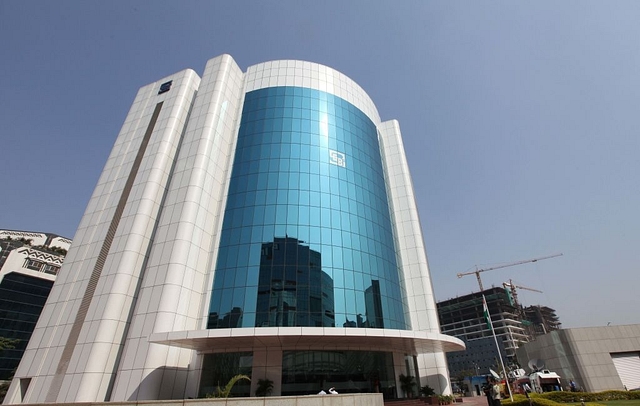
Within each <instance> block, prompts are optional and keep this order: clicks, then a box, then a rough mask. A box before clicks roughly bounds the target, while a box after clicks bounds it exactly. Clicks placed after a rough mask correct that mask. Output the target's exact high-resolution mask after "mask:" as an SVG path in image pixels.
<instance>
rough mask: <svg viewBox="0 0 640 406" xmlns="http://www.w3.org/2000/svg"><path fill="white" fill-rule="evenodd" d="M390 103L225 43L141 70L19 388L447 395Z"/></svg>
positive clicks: (183, 394) (441, 346)
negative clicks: (194, 59) (179, 63)
mask: <svg viewBox="0 0 640 406" xmlns="http://www.w3.org/2000/svg"><path fill="white" fill-rule="evenodd" d="M463 348H464V345H463V343H462V341H460V340H458V339H456V338H453V337H450V336H447V335H444V334H442V333H440V326H439V323H438V315H437V311H436V306H435V300H434V296H433V289H432V286H431V281H430V275H429V269H428V264H427V257H426V253H425V247H424V243H423V238H422V233H421V227H420V221H419V218H418V210H417V207H416V202H415V197H414V194H413V187H412V183H411V177H410V174H409V169H408V165H407V161H406V157H405V154H404V147H403V144H402V138H401V135H400V129H399V125H398V123H397V122H396V121H393V120H392V121H386V122H383V121H381V120H380V117H379V115H378V112H377V110H376V107H375V105H374V104H373V102H372V101H371V99H370V98H369V96H368V95H367V94H366V93H365V92H364V91H363V90H362V89H361V88H360V87H359V86H358V85H357V84H356V83H355V82H353V81H352V80H351V79H349V78H347V77H346V76H344V75H343V74H341V73H339V72H337V71H335V70H333V69H331V68H328V67H325V66H322V65H318V64H314V63H309V62H302V61H273V62H267V63H262V64H258V65H254V66H251V67H249V68H248V70H247V72H246V73H245V72H242V71H241V70H240V68H239V67H238V66H237V65H236V63H235V61H234V60H233V59H232V58H231V57H230V56H228V55H223V56H220V57H217V58H214V59H212V60H210V61H209V62H208V63H207V66H206V68H205V71H204V74H203V76H202V78H200V77H198V75H197V74H196V73H195V72H193V71H191V70H185V71H182V72H178V73H176V74H174V75H170V76H168V77H166V78H164V79H162V80H160V81H158V82H154V83H152V84H150V85H148V86H145V87H143V88H141V89H140V90H139V92H138V94H137V96H136V99H135V100H134V102H133V106H132V108H131V110H130V112H129V114H128V116H127V118H126V120H125V122H124V125H123V127H122V130H121V132H120V135H119V136H118V138H117V140H116V142H115V145H114V147H113V150H112V153H111V155H110V157H109V159H108V161H107V163H106V166H105V168H104V170H103V172H102V175H101V177H100V180H99V181H98V185H97V186H96V189H95V191H94V194H93V196H92V198H91V200H90V201H89V204H88V207H87V210H86V212H85V214H84V217H83V219H82V221H81V223H80V225H79V228H78V230H77V233H76V237H75V240H74V243H73V245H72V247H71V249H70V251H69V254H68V256H67V259H66V260H65V264H64V267H63V271H62V272H61V275H60V278H59V279H58V281H57V282H56V284H55V286H54V288H53V290H52V293H51V295H50V298H49V300H48V302H47V305H46V306H45V309H44V312H43V317H41V318H40V321H39V323H38V325H37V327H36V330H35V332H34V335H33V337H32V339H31V342H30V344H29V347H28V348H27V351H26V353H25V356H24V357H23V360H22V362H21V364H20V367H19V368H18V371H17V372H16V375H15V379H14V380H13V382H12V384H11V387H10V389H9V392H8V394H7V400H8V402H10V403H20V402H27V403H40V402H96V401H121V400H142V399H183V398H188V397H197V396H203V395H205V394H206V393H210V392H211V391H212V390H213V388H214V387H216V386H217V385H218V384H220V385H221V386H224V384H225V383H226V382H227V380H228V379H229V378H230V377H231V376H233V375H235V374H237V373H239V372H242V373H247V374H249V375H251V377H252V380H251V383H250V384H247V385H244V386H243V385H242V384H239V385H236V387H235V389H234V391H235V392H234V394H236V395H244V396H247V395H254V393H255V389H256V384H257V382H258V380H260V379H269V380H272V381H273V384H274V387H273V394H274V395H280V394H282V395H294V394H300V393H304V394H309V393H317V392H318V391H319V390H320V389H321V388H325V389H326V388H327V387H330V386H335V387H336V388H337V389H338V391H339V392H382V393H384V395H385V397H396V396H397V395H399V394H400V393H401V391H400V390H399V389H398V388H399V381H398V376H399V375H400V374H410V375H414V376H417V377H418V382H419V386H423V385H429V386H431V387H433V388H434V389H435V390H436V391H437V392H438V393H445V394H446V393H450V390H451V389H450V384H449V382H448V376H449V374H448V370H447V365H446V358H445V352H446V351H452V350H456V351H457V350H461V349H463Z"/></svg>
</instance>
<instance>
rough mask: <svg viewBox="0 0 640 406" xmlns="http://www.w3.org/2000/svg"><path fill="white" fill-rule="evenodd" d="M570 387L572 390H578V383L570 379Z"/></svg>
mask: <svg viewBox="0 0 640 406" xmlns="http://www.w3.org/2000/svg"><path fill="white" fill-rule="evenodd" d="M569 387H570V388H571V392H577V391H578V388H577V385H576V383H575V382H574V381H573V379H572V380H570V381H569Z"/></svg>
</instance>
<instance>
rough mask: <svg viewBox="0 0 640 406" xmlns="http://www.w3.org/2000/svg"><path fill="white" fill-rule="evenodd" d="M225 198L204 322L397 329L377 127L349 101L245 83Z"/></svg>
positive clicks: (396, 284)
mask: <svg viewBox="0 0 640 406" xmlns="http://www.w3.org/2000/svg"><path fill="white" fill-rule="evenodd" d="M227 199H228V201H227V206H226V211H225V213H224V218H223V224H222V230H221V236H220V246H219V251H218V258H217V262H216V264H215V270H214V275H213V276H214V280H213V287H212V292H211V301H210V304H209V312H210V317H209V320H208V325H207V327H208V328H234V327H256V326H258V327H262V326H310V327H313V326H337V327H342V326H354V327H370V328H392V329H407V328H409V325H408V322H407V320H406V319H405V313H406V312H405V309H404V306H405V304H404V301H403V298H404V290H403V287H402V285H401V283H400V278H399V275H398V264H397V261H396V253H395V245H394V238H393V231H392V230H393V227H392V224H391V218H390V213H389V205H388V200H387V190H386V185H385V178H384V170H383V166H382V158H381V155H380V145H379V140H378V132H377V129H376V126H375V124H374V123H373V122H372V121H371V120H370V119H369V118H368V117H367V116H366V115H365V114H364V113H362V112H361V111H360V110H358V109H357V108H356V107H355V106H353V105H351V104H350V103H348V102H346V101H344V100H342V99H340V98H338V97H336V96H333V95H331V94H328V93H325V92H321V91H318V90H312V89H306V88H295V87H272V88H265V89H259V90H255V91H252V92H249V93H247V94H246V96H245V102H244V107H243V112H242V118H241V122H240V129H239V132H238V140H237V146H236V153H235V158H234V163H233V168H232V173H231V178H230V183H229V189H228V197H227ZM283 236H284V237H283ZM289 236H294V237H289ZM303 241H304V242H303ZM281 246H284V251H283V250H282V247H281ZM276 247H279V248H276ZM268 252H270V254H267V253H268ZM269 255H271V256H270V257H269ZM311 258H314V259H315V261H310V259H311ZM320 259H321V261H320ZM312 263H313V265H311V264H312ZM250 270H252V271H250Z"/></svg>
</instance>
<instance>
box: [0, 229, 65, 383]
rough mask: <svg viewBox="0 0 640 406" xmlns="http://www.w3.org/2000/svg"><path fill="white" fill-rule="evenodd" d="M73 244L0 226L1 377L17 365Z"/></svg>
mask: <svg viewBox="0 0 640 406" xmlns="http://www.w3.org/2000/svg"><path fill="white" fill-rule="evenodd" d="M70 245H71V240H68V239H66V238H64V237H60V236H58V235H56V234H49V233H38V232H31V231H18V230H0V337H2V338H6V339H9V340H12V347H13V348H6V349H4V350H3V351H2V352H0V381H5V380H9V379H10V378H11V376H12V375H13V372H14V371H15V369H16V368H17V367H18V363H19V362H20V359H21V358H22V354H23V353H24V350H25V348H26V347H27V343H28V342H29V338H30V337H31V334H32V333H33V329H34V328H35V326H36V322H37V321H38V317H39V316H40V312H41V311H42V308H43V306H44V303H45V301H46V300H47V296H49V292H50V291H51V286H52V285H53V282H54V281H55V279H56V275H57V274H58V271H59V270H60V266H61V265H62V262H63V261H64V257H65V255H66V253H67V250H68V249H69V246H70Z"/></svg>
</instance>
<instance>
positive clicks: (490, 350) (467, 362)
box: [447, 336, 507, 378]
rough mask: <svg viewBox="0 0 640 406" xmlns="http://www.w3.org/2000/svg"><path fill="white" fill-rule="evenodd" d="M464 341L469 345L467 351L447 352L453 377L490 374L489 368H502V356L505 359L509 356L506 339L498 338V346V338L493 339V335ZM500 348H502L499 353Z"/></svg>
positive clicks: (496, 369)
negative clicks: (506, 349)
mask: <svg viewBox="0 0 640 406" xmlns="http://www.w3.org/2000/svg"><path fill="white" fill-rule="evenodd" d="M463 341H464V340H463ZM464 343H465V345H466V347H467V349H466V351H455V352H449V353H447V362H448V363H449V373H450V374H451V378H454V377H455V378H462V377H463V376H464V377H468V376H478V375H488V374H489V373H490V371H489V369H493V370H494V371H498V370H499V369H500V368H499V365H500V358H499V357H500V356H502V357H503V359H506V357H507V354H506V351H505V348H504V341H502V340H498V347H496V340H494V339H493V336H491V337H484V338H477V339H474V340H468V341H464ZM498 348H499V349H500V352H499V353H498Z"/></svg>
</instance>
